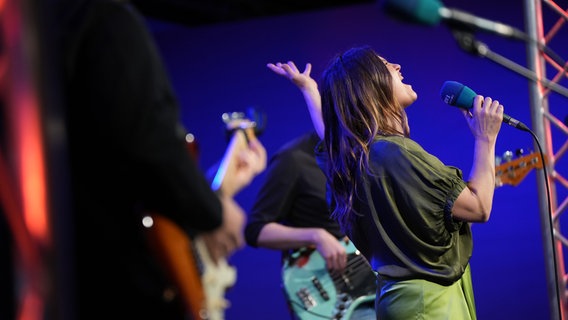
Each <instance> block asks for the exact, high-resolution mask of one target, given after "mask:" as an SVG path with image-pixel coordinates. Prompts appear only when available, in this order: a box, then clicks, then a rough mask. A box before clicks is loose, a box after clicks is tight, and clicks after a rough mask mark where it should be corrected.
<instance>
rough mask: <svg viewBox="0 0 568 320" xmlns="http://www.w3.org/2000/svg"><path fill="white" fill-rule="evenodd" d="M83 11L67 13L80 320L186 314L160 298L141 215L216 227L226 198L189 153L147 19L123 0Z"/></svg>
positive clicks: (195, 227) (159, 279) (190, 226)
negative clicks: (150, 213)
mask: <svg viewBox="0 0 568 320" xmlns="http://www.w3.org/2000/svg"><path fill="white" fill-rule="evenodd" d="M69 5H70V6H71V4H69ZM81 9H82V10H83V11H78V12H76V13H75V14H76V15H75V16H73V17H72V18H73V19H68V18H69V16H67V17H64V18H65V19H67V20H63V22H65V23H68V24H66V25H65V26H64V28H63V30H64V31H65V32H64V37H63V41H64V42H63V43H62V45H63V48H64V49H65V50H64V51H63V54H64V55H63V60H64V61H63V63H64V70H63V71H62V74H63V76H64V90H65V96H66V97H67V100H66V101H65V102H66V109H65V111H66V116H67V122H66V124H67V126H66V129H67V134H68V149H69V155H70V178H71V187H72V190H71V194H72V197H71V200H72V212H73V214H72V219H73V221H72V223H73V229H74V237H73V242H74V243H73V246H74V248H75V257H74V258H75V260H74V262H75V267H76V268H75V273H76V275H77V277H76V278H74V281H73V282H74V283H75V284H76V285H77V290H76V293H77V295H76V299H77V300H78V305H77V306H78V307H77V309H78V314H79V318H80V319H88V318H99V319H102V318H104V317H105V316H106V315H113V316H114V317H115V318H118V317H121V316H124V317H130V316H132V318H137V319H146V318H155V316H157V315H160V317H159V318H161V319H171V318H172V317H173V316H174V315H180V317H181V313H177V312H176V310H175V307H173V305H170V304H168V302H166V301H165V300H164V299H163V294H164V289H165V288H166V286H167V283H166V281H165V279H164V278H163V275H162V274H161V273H160V270H159V266H158V264H157V262H156V260H155V259H154V256H153V255H152V254H151V253H150V251H149V246H148V238H147V234H146V233H145V232H146V230H145V228H144V227H143V225H142V217H143V216H144V214H145V213H149V212H152V213H160V214H162V215H164V216H166V217H168V218H170V219H171V220H173V221H174V222H176V223H177V224H178V225H180V226H181V227H182V228H183V229H185V230H186V231H187V232H188V233H190V232H193V231H199V230H212V229H214V228H216V227H218V226H219V225H220V224H221V222H222V207H221V203H220V201H219V199H218V198H217V196H216V195H215V194H214V193H213V191H212V190H211V189H210V186H209V184H208V182H207V180H206V179H205V177H204V175H203V174H202V172H201V171H200V169H199V167H198V166H197V164H196V163H195V161H194V160H193V159H192V158H191V156H190V154H189V152H188V149H187V146H186V142H185V139H184V137H185V133H186V131H185V130H184V128H183V126H182V124H181V122H180V118H179V114H178V113H179V106H178V103H177V101H176V98H175V96H174V93H173V90H172V88H171V86H170V83H169V80H168V77H167V74H166V71H165V68H164V67H163V65H162V62H161V58H160V56H159V53H158V50H157V48H156V47H155V45H154V42H153V39H152V38H151V35H150V34H149V33H148V31H147V29H146V26H145V24H144V23H145V22H144V21H143V19H142V17H141V16H140V15H139V14H138V13H137V12H136V11H135V9H134V8H133V7H131V6H129V5H128V4H126V3H124V2H122V3H121V2H118V1H107V0H103V1H90V3H89V4H88V5H87V6H85V7H83V8H81ZM110 311H113V312H115V313H108V312H110ZM99 316H100V317H99ZM138 316H139V317H138Z"/></svg>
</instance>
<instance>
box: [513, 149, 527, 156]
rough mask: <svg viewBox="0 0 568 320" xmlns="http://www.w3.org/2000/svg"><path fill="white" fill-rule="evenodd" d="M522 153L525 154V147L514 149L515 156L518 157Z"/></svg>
mask: <svg viewBox="0 0 568 320" xmlns="http://www.w3.org/2000/svg"><path fill="white" fill-rule="evenodd" d="M524 154H525V149H522V148H519V149H517V150H515V156H517V157H518V158H520V157H522V156H523V155H524Z"/></svg>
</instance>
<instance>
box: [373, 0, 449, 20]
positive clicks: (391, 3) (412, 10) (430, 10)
mask: <svg viewBox="0 0 568 320" xmlns="http://www.w3.org/2000/svg"><path fill="white" fill-rule="evenodd" d="M384 6H385V9H386V10H387V11H389V12H391V13H393V14H395V15H397V16H399V17H400V18H402V19H405V20H410V21H412V22H416V23H420V24H426V25H437V24H439V23H440V20H441V17H440V14H439V10H440V8H442V7H443V6H442V3H441V2H440V1H438V0H385V2H384Z"/></svg>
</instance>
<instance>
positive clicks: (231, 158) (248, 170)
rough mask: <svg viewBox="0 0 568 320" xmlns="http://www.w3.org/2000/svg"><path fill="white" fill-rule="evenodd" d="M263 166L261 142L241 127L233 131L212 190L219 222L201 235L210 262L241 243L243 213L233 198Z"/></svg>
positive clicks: (264, 165)
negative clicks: (218, 201) (217, 202)
mask: <svg viewBox="0 0 568 320" xmlns="http://www.w3.org/2000/svg"><path fill="white" fill-rule="evenodd" d="M247 140H248V143H247ZM265 168H266V149H265V148H264V146H263V145H262V143H260V141H259V140H258V139H257V138H256V136H254V135H252V134H249V135H248V139H247V138H246V137H245V132H244V131H243V130H236V131H235V133H234V136H233V138H232V139H231V142H230V143H229V146H228V147H227V151H226V152H225V155H224V158H223V161H222V162H221V166H220V168H219V170H218V172H220V173H219V174H217V175H216V178H219V177H220V179H221V180H222V181H220V182H219V189H218V190H215V191H217V193H218V194H219V197H220V199H221V201H222V205H223V222H222V224H221V226H220V227H219V228H217V229H215V230H213V231H212V232H207V233H204V234H203V239H204V240H205V244H206V246H207V247H208V250H209V252H210V254H211V257H212V259H213V261H218V260H219V259H221V258H223V257H227V256H229V255H231V254H232V253H233V252H234V251H235V250H237V249H239V248H241V247H242V246H243V245H244V236H243V228H244V223H245V220H246V219H245V213H244V210H243V209H242V208H241V207H240V206H239V205H238V203H237V202H235V201H234V199H233V197H234V196H235V194H237V193H238V192H239V191H241V190H242V189H243V188H244V187H246V186H248V185H249V184H250V183H251V181H252V180H253V179H254V178H255V177H256V176H257V175H258V174H259V173H261V172H262V171H264V169H265ZM221 171H222V172H221Z"/></svg>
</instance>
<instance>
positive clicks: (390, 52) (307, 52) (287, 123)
mask: <svg viewBox="0 0 568 320" xmlns="http://www.w3.org/2000/svg"><path fill="white" fill-rule="evenodd" d="M523 3H524V2H523V1H521V0H517V1H512V0H509V1H489V0H482V1H458V0H455V1H452V2H450V1H447V3H446V6H447V7H454V8H459V9H463V10H465V11H468V12H471V13H473V14H476V15H478V16H482V17H485V18H488V19H492V20H497V21H501V22H504V23H507V24H509V25H512V26H515V27H517V28H519V29H523V30H524V13H523ZM148 23H149V25H150V26H151V29H152V31H153V33H154V35H155V38H156V40H157V42H158V45H159V47H160V50H161V53H162V55H163V57H164V61H165V63H166V66H167V68H168V71H169V73H170V75H171V79H172V82H173V85H174V87H175V90H176V93H177V95H178V97H179V102H180V104H181V106H182V108H183V110H182V111H183V114H182V116H183V121H184V124H185V125H186V126H187V128H188V130H189V131H191V132H193V133H194V135H195V136H196V138H197V141H198V144H199V147H200V164H201V166H202V167H203V170H204V171H205V170H207V168H209V167H210V166H212V165H213V164H214V163H215V162H216V161H217V160H218V159H220V158H221V157H222V155H223V152H224V150H225V147H226V140H225V133H224V125H223V123H222V121H221V114H222V113H224V112H230V111H245V110H246V109H247V108H249V107H254V108H256V109H257V110H259V111H262V112H263V113H264V114H265V115H266V129H265V131H264V133H263V134H262V135H261V136H260V139H261V141H262V142H263V143H264V145H265V146H266V149H267V151H268V155H269V156H271V155H272V154H273V153H274V152H275V151H276V150H277V149H278V148H279V147H280V146H281V145H282V144H284V143H285V142H286V141H288V140H290V139H292V138H294V137H296V136H297V135H300V134H301V133H303V132H306V131H309V130H311V129H312V125H311V121H310V118H309V114H308V112H307V109H306V107H305V105H304V101H303V98H302V95H301V94H300V92H299V91H298V90H297V89H296V87H295V86H294V85H292V84H291V83H290V82H289V81H288V80H287V79H285V78H283V77H280V76H277V75H276V74H274V73H272V72H271V71H270V70H269V69H268V68H267V67H266V64H267V63H269V62H279V61H280V62H286V61H289V60H292V61H294V62H296V64H297V65H298V66H299V67H300V68H301V69H302V70H303V68H304V65H305V64H306V63H307V62H310V63H312V64H313V71H312V72H313V73H312V74H313V76H314V77H318V78H319V76H320V75H321V72H322V70H323V69H324V68H325V66H326V65H327V63H328V61H329V60H330V59H331V58H332V57H333V56H334V55H335V53H337V52H339V51H342V50H344V49H347V48H350V47H353V46H360V45H370V46H372V47H373V48H375V49H376V50H377V51H378V52H379V53H380V54H381V55H383V56H384V57H386V58H387V59H388V60H389V61H392V62H395V63H398V64H400V65H401V66H402V74H403V76H404V82H406V83H408V84H411V85H412V86H413V88H414V90H415V91H416V92H417V93H418V96H419V99H418V101H417V102H416V103H415V104H414V105H412V106H410V107H409V108H408V109H407V111H408V115H409V119H410V127H411V136H412V137H413V138H414V139H415V140H417V141H418V142H420V143H421V144H422V145H423V146H424V148H425V149H426V150H428V151H430V152H431V153H433V154H435V155H438V156H439V158H440V159H441V160H442V161H444V162H445V163H446V164H451V165H455V166H457V167H459V168H461V169H462V170H463V171H464V175H466V176H467V175H468V174H469V169H470V167H471V162H472V147H473V138H472V136H471V134H470V132H469V129H468V127H467V125H466V123H465V120H464V119H463V116H462V114H461V112H459V110H458V109H456V108H454V107H450V106H448V105H446V104H444V103H443V102H442V101H441V99H440V95H439V92H440V88H441V86H442V84H443V83H444V82H445V81H447V80H454V81H459V82H461V83H463V84H465V85H467V86H469V87H470V88H472V89H473V90H475V91H476V92H477V93H479V94H482V95H488V96H492V97H494V98H496V99H498V100H499V101H500V102H501V103H502V104H503V105H504V106H505V112H506V113H508V114H509V115H511V116H513V117H515V118H517V119H519V120H520V121H522V122H524V123H525V124H527V125H528V126H529V127H532V123H531V114H530V102H529V92H528V88H529V82H528V81H527V79H526V78H525V77H523V76H521V75H519V74H517V73H515V72H513V71H511V70H509V69H508V68H505V67H503V66H502V65H500V64H497V63H495V62H493V61H491V60H489V59H487V58H482V57H478V56H475V55H472V54H470V53H467V52H465V51H463V50H462V49H460V47H459V46H458V45H457V42H456V40H455V39H454V38H453V36H452V32H451V30H450V29H449V28H448V27H447V26H446V25H444V24H440V25H435V26H424V25H418V24H412V23H409V22H405V21H401V20H396V19H394V18H392V17H391V16H388V15H387V14H386V13H385V12H384V11H383V10H382V9H381V7H380V5H379V4H378V3H368V4H359V5H353V6H346V7H337V8H330V9H327V10H320V11H313V12H303V13H296V14H291V15H284V16H273V17H265V18H258V19H252V20H247V21H240V22H232V23H219V24H214V25H206V26H201V27H191V28H190V27H187V26H182V25H174V24H171V23H164V22H160V21H148ZM476 36H477V39H478V40H480V41H482V42H484V43H485V44H487V45H488V46H489V48H490V49H491V50H492V51H494V52H496V53H498V54H500V55H502V56H504V57H506V58H508V59H510V60H512V61H514V62H515V63H517V64H519V65H522V66H526V65H527V64H526V47H525V44H524V43H522V42H519V41H514V40H508V39H504V38H501V37H498V36H495V35H491V34H486V33H480V32H477V33H476ZM558 101H559V102H555V103H556V104H564V105H566V100H565V99H559V100H558ZM517 149H524V150H525V153H528V152H531V151H537V150H534V146H533V138H532V137H531V136H530V134H528V133H526V132H522V131H519V130H516V129H514V128H512V127H509V126H504V127H503V128H502V130H501V133H500V135H499V140H498V145H497V153H498V155H500V154H501V153H504V152H505V151H513V152H515V151H516V150H517ZM537 174H542V171H541V170H538V171H535V170H533V171H532V172H530V173H529V174H528V175H527V177H526V178H525V179H524V180H523V181H522V182H521V183H520V184H519V185H518V186H515V187H513V186H503V187H500V188H498V189H497V190H496V194H495V201H494V209H493V213H492V216H491V219H490V221H489V222H488V223H487V224H480V225H474V226H473V233H474V241H475V243H474V252H473V258H472V260H471V268H472V273H473V281H474V290H475V299H476V302H477V310H478V316H479V319H483V320H491V319H547V318H549V300H550V297H549V296H548V290H547V287H546V279H547V277H546V273H545V259H547V257H545V256H544V253H543V252H544V251H543V241H544V240H543V239H548V235H546V234H544V235H543V234H542V232H541V222H540V214H539V207H538V192H537V184H536V177H537V176H536V175H537ZM262 179H264V176H263V175H261V176H259V177H258V178H257V180H256V181H255V182H254V183H253V184H252V185H251V186H250V187H249V188H248V189H246V190H244V191H243V192H241V193H240V194H239V195H238V196H237V200H238V201H239V202H240V203H241V204H242V206H243V207H244V208H245V209H246V210H249V209H250V208H251V206H252V202H253V200H254V197H255V195H256V193H257V192H258V188H259V185H260V181H261V180H262ZM558 192H559V193H560V192H561V190H558ZM561 199H562V198H561ZM230 262H231V263H232V264H233V265H234V266H235V267H236V268H237V270H238V275H237V278H238V279H237V283H236V285H235V286H234V287H233V288H231V289H230V290H229V291H228V293H227V298H228V299H229V300H230V301H231V307H230V308H229V309H228V310H227V312H226V314H227V319H229V320H234V319H271V320H285V319H290V315H289V313H288V311H287V306H286V302H285V299H284V294H283V291H282V288H281V279H280V254H279V252H276V251H271V250H266V249H254V248H250V247H245V248H244V249H242V250H241V251H239V252H237V253H236V254H235V255H233V256H232V257H231V258H230Z"/></svg>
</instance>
